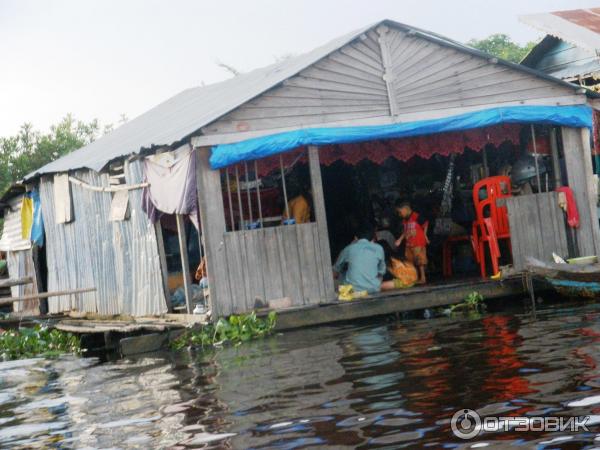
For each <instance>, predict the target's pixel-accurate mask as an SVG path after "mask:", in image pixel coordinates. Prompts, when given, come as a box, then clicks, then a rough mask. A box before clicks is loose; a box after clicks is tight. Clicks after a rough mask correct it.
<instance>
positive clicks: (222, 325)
mask: <svg viewBox="0 0 600 450" xmlns="http://www.w3.org/2000/svg"><path fill="white" fill-rule="evenodd" d="M275 321H276V314H275V312H274V311H271V312H270V313H269V315H268V316H267V317H266V318H264V319H261V318H259V317H256V313H255V312H254V311H252V312H251V313H250V314H242V315H239V316H236V315H233V316H229V319H223V318H221V319H219V320H218V321H217V323H215V324H212V323H209V324H206V325H203V326H201V327H200V328H197V329H193V330H188V331H186V332H185V333H184V334H182V335H181V336H180V337H178V338H177V339H175V340H174V341H173V342H172V343H171V347H172V348H174V349H176V350H178V349H181V348H184V347H187V346H192V347H210V346H213V345H220V344H224V343H231V344H239V343H241V342H245V341H249V340H251V339H258V338H262V337H264V336H267V335H269V334H271V333H272V332H273V329H274V328H275Z"/></svg>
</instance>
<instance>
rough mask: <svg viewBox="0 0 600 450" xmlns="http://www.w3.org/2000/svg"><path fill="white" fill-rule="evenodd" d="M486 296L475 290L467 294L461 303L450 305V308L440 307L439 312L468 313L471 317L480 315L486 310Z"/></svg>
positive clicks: (446, 313) (451, 313)
mask: <svg viewBox="0 0 600 450" xmlns="http://www.w3.org/2000/svg"><path fill="white" fill-rule="evenodd" d="M486 308H487V307H486V304H485V297H484V296H483V295H481V294H480V293H479V292H476V291H473V292H471V293H470V294H469V295H467V296H466V297H465V298H464V299H463V301H462V302H461V303H457V304H455V305H450V307H449V308H439V309H438V310H436V312H437V313H438V314H442V315H445V316H451V317H452V316H456V315H457V314H461V315H466V316H468V317H471V318H477V317H480V316H481V314H482V313H484V312H485V310H486Z"/></svg>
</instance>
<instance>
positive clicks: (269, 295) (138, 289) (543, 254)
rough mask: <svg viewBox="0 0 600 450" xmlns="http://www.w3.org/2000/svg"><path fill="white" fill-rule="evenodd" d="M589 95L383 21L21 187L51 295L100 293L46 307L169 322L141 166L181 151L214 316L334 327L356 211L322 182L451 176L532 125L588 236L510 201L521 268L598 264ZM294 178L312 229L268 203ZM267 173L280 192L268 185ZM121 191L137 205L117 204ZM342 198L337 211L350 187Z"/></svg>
mask: <svg viewBox="0 0 600 450" xmlns="http://www.w3.org/2000/svg"><path fill="white" fill-rule="evenodd" d="M595 99H596V95H595V94H594V93H591V92H589V91H587V90H585V89H582V88H580V87H577V86H573V85H572V84H569V83H566V82H563V81H561V80H558V79H556V78H554V77H551V76H548V75H546V74H544V73H542V72H538V71H535V70H532V69H530V68H527V67H524V66H520V65H516V64H511V63H509V62H506V61H503V60H501V59H498V58H496V57H493V56H490V55H488V54H485V53H482V52H480V51H477V50H474V49H472V48H469V47H467V46H464V45H462V44H460V43H458V42H455V41H452V40H450V39H447V38H444V37H442V36H439V35H437V34H435V33H431V32H428V31H424V30H420V29H417V28H414V27H410V26H407V25H404V24H400V23H396V22H393V21H388V20H385V21H382V22H379V23H376V24H373V25H370V26H367V27H364V28H362V29H360V30H357V31H354V32H352V33H349V34H347V35H344V36H342V37H340V38H337V39H335V40H333V41H332V42H330V43H328V44H326V45H324V46H322V47H319V48H317V49H315V50H313V51H311V52H310V53H307V54H304V55H301V56H297V57H293V58H290V59H287V60H285V61H281V62H278V63H276V64H274V65H272V66H269V67H265V68H262V69H258V70H255V71H252V72H249V73H245V74H241V75H239V76H236V77H234V78H232V79H229V80H227V81H224V82H222V83H218V84H215V85H210V86H203V87H196V88H191V89H188V90H185V91H183V92H181V93H180V94H178V95H176V96H175V97H173V98H171V99H169V100H167V101H165V102H164V103H162V104H160V105H158V106H157V107H155V108H153V109H151V110H149V111H148V112H146V113H144V114H142V115H141V116H139V117H138V118H136V119H133V120H131V121H130V122H128V123H125V124H124V125H122V126H120V127H119V128H118V129H116V130H114V131H113V132H111V133H110V134H108V135H106V136H104V137H102V138H100V139H98V140H97V141H95V142H93V143H91V144H89V145H87V146H86V147H83V148H81V149H79V150H77V151H75V152H73V153H71V154H69V155H67V156H64V157H62V158H60V159H58V160H56V161H54V162H52V163H50V164H48V165H46V166H44V167H42V168H40V169H39V170H37V171H36V172H35V173H32V174H30V175H29V176H28V177H27V179H26V183H27V184H28V185H29V186H30V187H34V188H35V187H36V188H37V189H39V192H40V198H41V205H42V211H43V218H44V223H45V230H46V231H45V232H46V244H45V245H46V247H45V265H46V268H45V270H46V271H47V283H46V285H45V286H44V289H46V290H47V291H49V292H56V291H59V292H60V291H67V290H73V289H86V288H95V290H94V291H91V292H84V293H77V294H73V295H64V296H55V297H50V299H49V304H48V307H49V310H50V312H51V313H59V312H68V311H74V310H75V311H80V312H90V313H98V314H103V315H114V314H124V315H133V316H146V315H160V314H163V313H166V312H167V311H169V310H170V309H171V304H170V295H169V292H168V289H167V285H168V278H169V273H168V271H167V265H168V262H169V258H172V255H171V254H170V250H169V245H166V244H165V243H166V240H165V239H164V236H163V234H164V233H165V229H164V227H163V226H161V225H160V223H161V222H158V223H156V224H153V223H152V221H151V220H150V219H149V217H148V215H147V214H146V212H144V210H143V199H142V197H143V195H142V190H143V189H144V188H148V186H147V181H148V180H147V177H145V174H144V164H145V159H146V158H147V157H148V156H152V155H156V154H163V153H164V154H170V152H171V151H174V150H176V149H181V148H182V147H186V146H187V147H188V148H189V149H191V151H192V155H193V158H194V164H195V183H196V186H197V191H196V193H197V203H198V209H199V217H200V232H199V233H198V236H199V237H200V238H199V242H198V243H197V246H198V247H199V248H200V249H201V252H202V254H203V255H204V256H205V257H206V262H207V275H208V276H207V278H208V288H207V289H208V292H209V295H208V299H209V306H210V309H211V310H212V312H213V317H217V316H225V315H229V314H232V313H241V312H247V311H250V310H252V309H254V308H256V307H259V306H264V305H268V304H269V303H271V304H274V303H277V301H279V302H280V304H284V305H285V304H287V306H289V307H290V308H291V309H295V310H298V309H300V310H305V311H306V314H305V317H306V318H307V320H306V321H304V322H302V324H306V323H307V322H308V323H317V322H320V321H323V320H324V315H323V312H322V311H324V308H318V307H317V306H318V305H324V304H335V301H336V300H335V299H336V293H335V291H334V278H333V274H332V260H333V259H335V257H336V255H335V254H332V248H333V247H334V245H333V243H334V240H336V239H337V238H338V237H339V234H340V233H341V231H340V232H338V231H337V230H338V228H336V226H335V224H334V221H335V220H336V218H337V219H339V218H340V217H342V216H344V215H346V214H348V215H350V214H351V213H353V212H354V211H353V209H354V206H353V204H352V203H351V204H350V206H344V207H342V208H340V204H341V200H335V199H333V197H331V196H330V193H331V192H332V190H335V189H334V188H339V189H342V187H343V186H348V184H347V183H346V182H347V181H348V179H347V178H348V177H346V178H344V177H343V176H338V178H337V180H338V181H331V182H330V181H329V180H328V179H325V178H326V176H327V177H329V175H328V173H329V172H328V171H331V170H332V171H333V172H335V171H336V170H338V169H336V168H337V167H338V166H339V167H341V166H342V165H344V167H346V166H352V165H357V164H361V162H364V161H371V162H370V163H369V164H372V165H374V166H377V167H383V166H385V165H386V164H388V163H387V162H386V161H388V160H393V161H396V162H398V164H404V163H406V164H411V161H413V162H414V161H416V160H418V161H426V160H433V159H435V160H436V161H438V159H439V163H440V164H443V163H444V161H448V159H449V155H451V154H457V155H458V157H460V155H462V154H463V153H465V152H467V151H468V152H469V155H471V156H472V157H473V158H488V159H489V158H493V156H494V155H493V154H492V153H490V152H493V150H491V148H492V147H493V148H499V147H500V146H501V145H502V143H503V142H509V141H510V140H511V139H512V140H513V142H514V147H515V148H520V147H519V146H520V145H521V144H522V142H519V140H520V139H522V134H523V130H525V132H528V130H529V129H530V128H531V126H532V125H533V126H535V127H546V128H547V129H548V130H549V136H550V137H551V144H552V154H551V155H549V156H548V158H551V159H552V160H553V162H555V163H556V164H555V166H557V167H558V166H559V165H560V164H559V161H558V160H559V159H561V161H562V162H563V173H562V175H561V176H562V179H563V180H564V181H565V182H566V183H567V184H568V185H569V187H571V188H572V190H573V192H574V195H575V198H576V201H577V205H578V207H579V216H580V225H579V227H578V228H575V229H573V230H572V232H571V231H567V229H566V228H565V225H564V219H563V212H562V210H561V209H559V208H558V206H557V202H558V200H557V196H556V195H555V194H554V193H553V192H547V193H540V194H531V195H525V196H521V197H515V199H517V200H515V201H511V202H508V203H509V205H508V208H509V217H511V227H512V228H511V233H512V236H511V238H512V239H511V242H512V244H511V245H512V254H513V258H514V262H515V267H516V268H517V269H520V268H522V262H520V261H522V258H523V257H524V256H525V255H528V256H535V257H537V258H540V259H548V258H550V257H551V253H550V252H551V251H552V250H553V249H563V248H564V249H565V251H566V248H567V247H566V246H567V238H568V237H569V235H570V234H573V236H574V237H575V239H574V240H573V242H574V245H575V246H576V248H575V249H574V251H575V252H577V253H579V254H582V255H583V254H585V255H587V254H597V253H598V250H599V246H600V234H599V232H598V217H597V213H596V208H595V204H596V198H597V193H596V185H595V184H594V180H593V178H592V168H591V167H592V166H591V148H590V139H589V136H590V133H589V127H590V126H591V111H592V107H593V106H594V103H595V102H596V100H595ZM490 146H491V147H490ZM486 148H487V150H486ZM486 152H487V153H486ZM436 155H438V156H439V158H438V156H436ZM473 155H474V156H473ZM415 158H416V160H415ZM436 158H437V159H436ZM418 161H417V162H418ZM483 163H485V161H483ZM298 165H302V166H303V167H305V168H306V173H308V175H309V176H308V178H307V179H308V180H309V186H310V188H311V194H312V210H313V213H314V214H313V215H314V217H313V220H312V221H310V222H308V223H302V224H288V225H283V224H282V220H281V212H279V213H277V214H274V213H273V209H277V208H276V207H270V206H269V201H270V200H268V198H267V197H268V195H267V194H268V192H269V189H271V190H274V191H276V192H279V193H282V194H283V195H284V197H287V195H288V192H287V190H290V186H286V177H289V176H290V174H291V170H293V169H291V168H293V167H297V166H298ZM417 166H418V164H417V165H416V166H406V167H404V166H402V167H404V168H403V169H402V170H403V171H399V170H400V169H398V170H396V169H394V167H396V168H397V167H399V166H394V165H393V164H392V166H390V167H391V168H390V167H387V166H386V167H387V169H386V170H387V172H390V173H388V174H386V181H385V183H384V181H383V178H381V179H379V178H378V181H377V183H378V184H381V185H383V184H386V183H387V184H388V185H390V184H392V185H393V184H394V183H396V184H401V183H402V177H405V176H409V175H414V173H411V172H412V171H417V170H420V169H418V168H417ZM484 166H485V164H484ZM331 168H333V169H331ZM484 169H486V167H484ZM333 172H332V173H333ZM444 172H445V169H444ZM269 174H270V176H271V178H272V180H275V181H274V183H275V186H274V187H273V186H271V187H269V186H267V185H266V184H265V183H262V182H261V181H262V180H263V179H264V178H266V177H267V176H269ZM336 174H337V175H339V170H338V172H336V173H334V174H333V175H336ZM188 175H189V173H188ZM333 175H332V176H333ZM337 175H336V176H337ZM388 175H389V176H388ZM422 175H423V176H422V177H423V178H427V174H426V173H423V174H422ZM184 176H185V175H182V177H184ZM390 178H391V179H392V181H389V179H390ZM559 178H560V177H559ZM380 181H381V183H380ZM182 182H183V180H182ZM344 183H346V184H344ZM357 183H359V181H355V180H354V179H353V180H352V181H351V182H350V185H351V186H353V187H354V188H357V187H358V184H357ZM165 186H166V185H165ZM153 187H154V188H160V182H156V183H155V185H154V186H153ZM165 189H166V187H165ZM123 191H124V192H126V193H127V195H122V194H120V195H118V196H117V195H116V194H117V193H118V192H123ZM337 195H338V196H337V197H336V198H337V199H342V200H344V197H345V194H344V191H343V190H342V192H341V193H340V192H338V193H337ZM117 197H121V198H120V199H118V198H117ZM123 197H125V198H126V199H125V200H123ZM367 198H369V197H367ZM332 199H333V200H332ZM285 200H286V201H285V202H281V203H279V207H280V208H285V205H286V204H287V200H288V199H287V198H285ZM275 203H276V202H275ZM282 205H283V206H282ZM336 207H338V208H337V209H336ZM269 208H271V209H270V210H269ZM356 209H357V210H358V205H356ZM361 211H362V210H361ZM175 219H176V221H175V222H176V225H177V228H176V229H177V230H178V232H179V233H178V235H179V242H180V244H181V245H180V246H179V248H180V249H181V250H182V252H181V256H183V258H182V259H183V269H182V272H183V284H184V285H185V286H186V289H185V291H186V295H187V297H188V298H190V297H191V295H192V293H191V289H190V283H191V281H190V270H188V269H190V268H191V267H190V266H192V267H193V265H195V264H194V263H192V262H190V261H188V258H187V255H186V253H187V251H186V250H187V244H189V235H190V233H189V231H190V230H191V229H192V228H190V226H189V225H188V224H187V221H185V218H183V217H182V216H181V215H176V217H175ZM267 224H269V225H270V226H267ZM339 229H340V230H341V229H342V228H339ZM185 231H188V233H185ZM186 234H187V235H188V238H183V235H186ZM182 238H183V239H182ZM186 239H187V241H186ZM335 249H336V250H338V249H339V243H336V244H335ZM198 262H199V261H195V263H198ZM11 270H12V269H11ZM482 283H484V284H482ZM485 283H487V284H485ZM473 286H475V287H473ZM494 286H497V288H496V291H494V289H495V288H494ZM503 286H504V285H502V284H501V283H500V282H490V281H489V280H488V281H485V282H482V281H478V282H474V281H469V282H468V283H467V282H461V281H460V280H459V281H457V280H452V281H448V282H445V283H438V284H436V285H435V286H432V287H426V288H420V289H419V290H417V291H415V292H416V296H413V297H411V298H410V301H409V300H406V301H405V303H402V302H403V301H404V300H403V299H408V295H409V291H406V292H402V291H400V292H391V293H390V294H389V295H388V294H386V293H382V294H378V295H377V296H374V297H373V298H372V299H365V300H361V301H357V302H351V303H352V305H351V306H348V307H347V308H346V309H344V310H343V311H342V312H340V311H341V310H336V311H333V310H332V311H333V312H330V314H331V315H333V316H334V317H333V319H335V318H338V319H339V318H345V319H347V318H352V317H358V316H364V315H375V314H378V313H379V314H380V313H382V312H390V311H394V310H396V311H398V310H402V309H406V308H407V305H410V306H411V307H412V308H419V307H427V306H431V305H434V304H443V303H451V302H452V301H454V300H453V298H454V297H457V298H462V297H461V296H464V294H465V292H468V291H469V290H473V289H477V290H480V291H481V292H484V293H486V294H489V295H493V293H494V292H496V293H506V292H505V290H503V289H504V288H503ZM450 293H452V294H450ZM453 296H454V297H453ZM419 299H421V300H419ZM377 305H380V306H381V305H383V306H381V307H380V306H377ZM331 315H330V316H328V317H330V318H332V316H331Z"/></svg>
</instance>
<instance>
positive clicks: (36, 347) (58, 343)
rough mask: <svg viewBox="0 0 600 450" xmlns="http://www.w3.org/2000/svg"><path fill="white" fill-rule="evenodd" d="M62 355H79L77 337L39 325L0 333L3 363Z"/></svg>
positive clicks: (0, 353) (0, 357)
mask: <svg viewBox="0 0 600 450" xmlns="http://www.w3.org/2000/svg"><path fill="white" fill-rule="evenodd" d="M64 353H75V354H80V353H81V344H80V342H79V338H78V337H77V336H75V335H73V334H71V333H66V332H64V331H60V330H56V329H53V330H51V329H49V328H48V327H43V326H40V325H36V326H35V327H34V328H19V329H18V330H3V331H2V332H1V333H0V359H1V360H4V361H7V360H11V359H24V358H33V357H35V356H43V357H56V356H58V355H61V354H64Z"/></svg>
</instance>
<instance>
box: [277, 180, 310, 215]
mask: <svg viewBox="0 0 600 450" xmlns="http://www.w3.org/2000/svg"><path fill="white" fill-rule="evenodd" d="M288 210H289V214H290V217H291V218H292V219H294V221H295V223H297V224H299V223H308V222H310V211H311V208H310V192H308V190H307V189H305V188H300V190H299V192H298V194H297V195H295V196H294V197H293V198H292V199H291V200H290V201H288V207H287V209H285V208H284V211H283V214H282V216H283V220H284V222H285V221H286V220H288V219H289V217H288V215H287V211H288Z"/></svg>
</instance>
